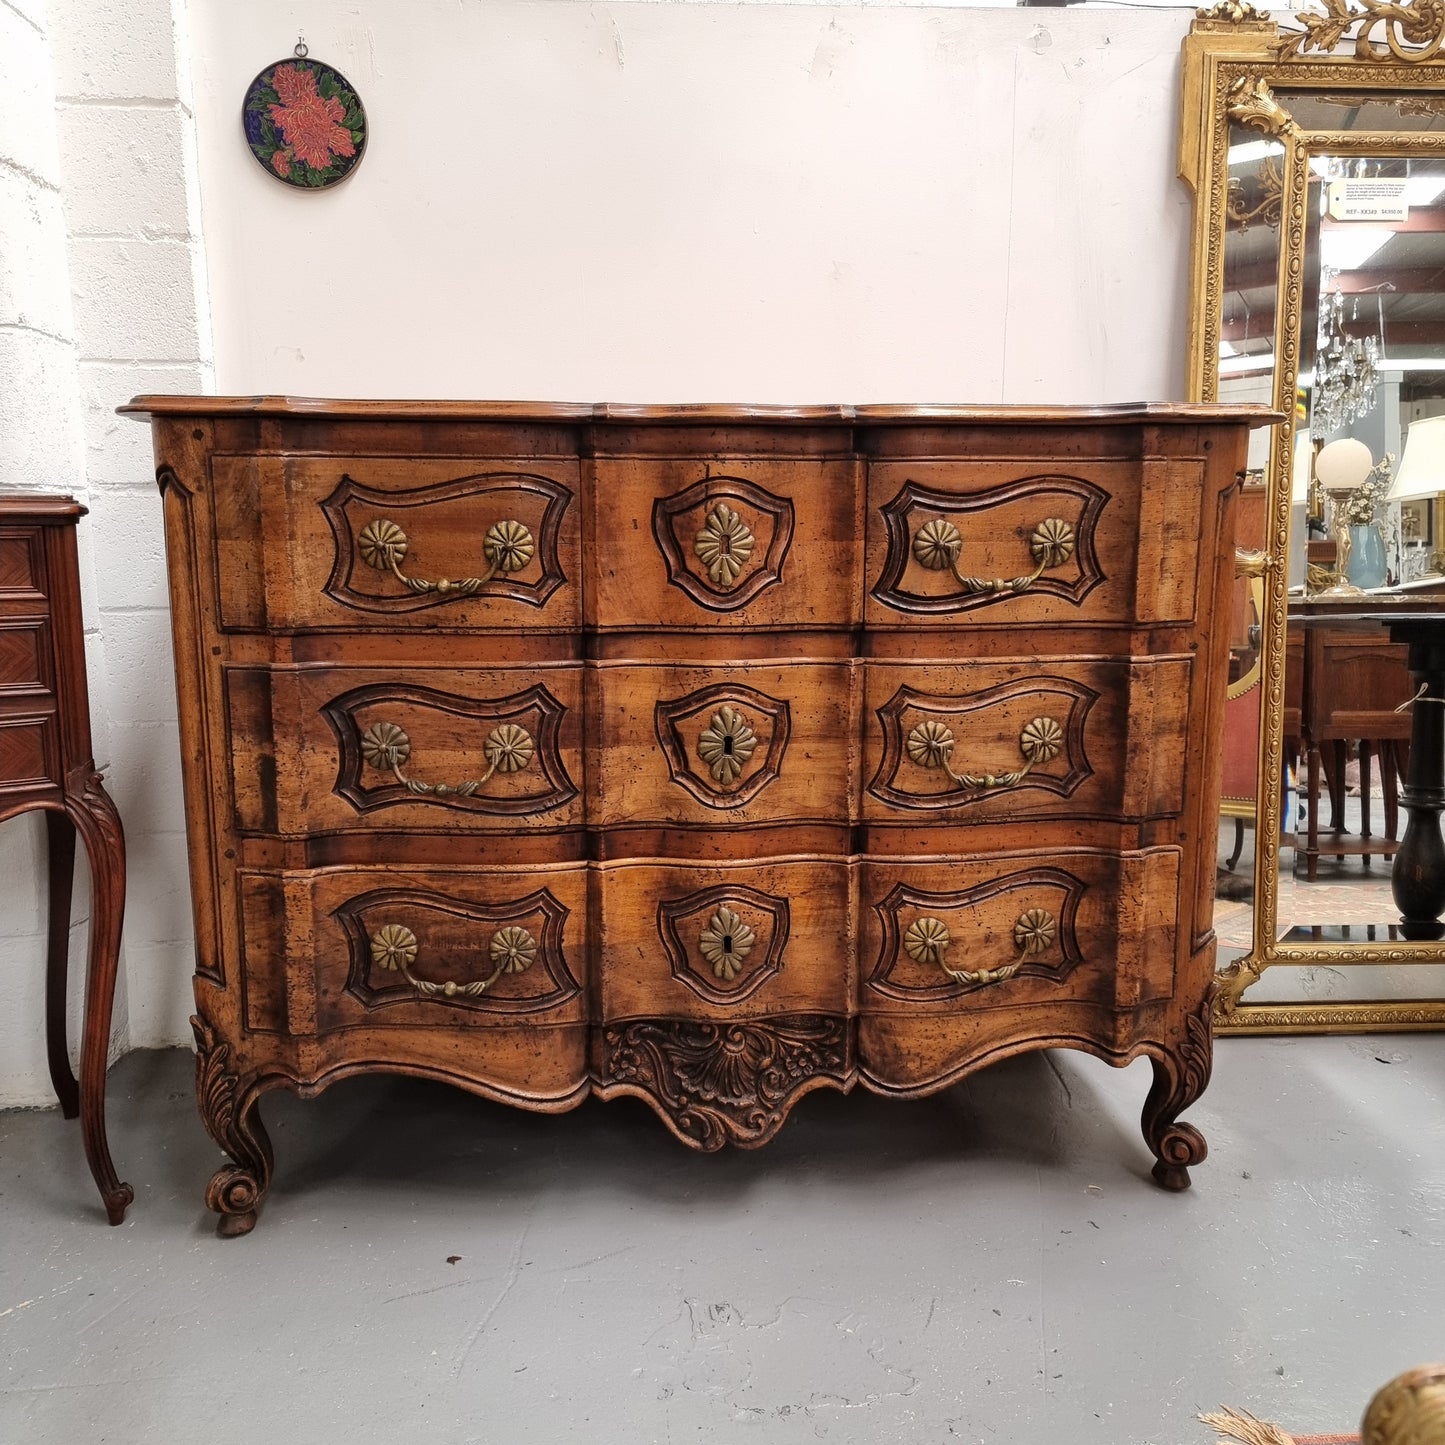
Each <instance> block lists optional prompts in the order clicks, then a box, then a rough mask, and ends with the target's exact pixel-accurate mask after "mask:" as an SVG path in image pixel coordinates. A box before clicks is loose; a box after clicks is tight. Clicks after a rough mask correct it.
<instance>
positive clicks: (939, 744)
mask: <svg viewBox="0 0 1445 1445" xmlns="http://www.w3.org/2000/svg"><path fill="white" fill-rule="evenodd" d="M1063 745H1064V730H1063V728H1062V727H1061V726H1060V725H1059V724H1058V723H1057V722H1055V721H1054V719H1053V718H1051V717H1036V718H1034V719H1033V721H1032V722H1029V723H1026V724H1025V725H1024V729H1023V731H1022V732H1021V733H1020V734H1019V752H1021V753H1022V754H1023V755H1024V765H1023V767H1021V768H1018V769H1017V770H1015V771H1014V772H1011V773H956V772H954V770H953V764H952V763H951V762H950V761H949V759H950V758H951V757H952V755H953V730H952V729H951V728H950V727H949V726H948V725H947V724H946V723H941V722H936V721H932V720H930V721H929V722H921V723H918V724H917V725H916V726H915V727H914V728H913V729H912V730H911V731H910V732H909V734H908V756H909V757H910V758H912V759H913V761H914V762H915V763H917V764H918V766H919V767H920V768H927V769H929V770H930V771H931V772H936V771H939V770H940V769H941V770H942V771H943V772H945V773H947V774H948V776H949V777H950V778H952V779H953V781H954V782H955V783H957V784H958V786H959V787H960V788H965V789H967V790H968V791H969V792H987V791H991V790H1003V789H1005V788H1016V787H1018V785H1019V784H1020V783H1021V782H1022V781H1023V780H1024V779H1025V778H1026V777H1028V775H1029V773H1030V772H1031V771H1032V770H1033V769H1034V767H1035V766H1037V765H1038V764H1040V763H1048V762H1052V761H1053V760H1054V759H1055V758H1056V757H1058V755H1059V750H1060V749H1061V748H1062V747H1063Z"/></svg>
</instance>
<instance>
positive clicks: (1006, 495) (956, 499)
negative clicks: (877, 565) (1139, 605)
mask: <svg viewBox="0 0 1445 1445" xmlns="http://www.w3.org/2000/svg"><path fill="white" fill-rule="evenodd" d="M1108 500H1109V494H1108V493H1107V492H1106V491H1104V489H1103V488H1102V487H1100V486H1097V485H1096V484H1095V483H1093V482H1088V481H1085V480H1083V479H1082V478H1081V477H1069V476H1057V475H1053V474H1049V475H1046V476H1037V477H1022V478H1020V479H1019V480H1017V481H1013V482H1007V483H1004V484H1003V485H1001V486H996V487H989V488H987V489H985V490H982V491H977V492H946V491H942V490H939V489H936V488H933V487H926V486H923V485H922V484H921V483H918V482H913V481H910V482H907V483H906V484H905V485H904V486H903V487H902V489H901V490H900V491H899V493H898V495H897V496H896V497H894V498H893V500H892V501H890V502H886V503H884V505H883V506H882V507H881V508H880V509H879V510H880V511H881V513H882V515H883V523H884V527H885V528H886V531H887V537H888V551H887V556H886V559H885V561H884V564H883V571H882V573H881V575H880V576H879V578H878V581H877V582H876V583H875V584H874V587H873V596H874V597H875V598H877V599H878V601H879V602H881V603H883V604H884V606H886V607H890V608H893V609H895V610H897V611H899V612H907V613H913V614H916V615H918V614H921V615H930V614H933V615H936V614H946V613H955V612H968V611H972V610H973V609H974V608H978V607H988V606H990V605H992V604H994V603H997V602H1000V601H1003V600H1005V599H1008V598H1011V597H1015V596H1017V595H1019V593H1020V592H1029V593H1032V594H1035V595H1039V594H1042V595H1044V596H1052V597H1062V598H1065V599H1067V600H1068V601H1069V602H1072V603H1074V604H1075V605H1077V604H1079V603H1080V602H1082V601H1083V600H1084V598H1085V597H1087V596H1088V595H1089V593H1090V592H1092V591H1093V590H1094V588H1095V587H1097V586H1098V585H1099V584H1100V583H1101V582H1102V581H1103V580H1104V573H1103V570H1102V568H1101V567H1100V565H1099V557H1098V550H1097V547H1096V545H1095V540H1094V532H1095V528H1096V526H1097V524H1098V520H1099V515H1100V513H1101V512H1102V511H1103V509H1104V504H1105V503H1106V502H1107V501H1108ZM1035 569H1038V570H1037V575H1036V576H1035V575H1031V574H1033V573H1034V572H1035ZM959 574H962V575H961V576H960V575H959Z"/></svg>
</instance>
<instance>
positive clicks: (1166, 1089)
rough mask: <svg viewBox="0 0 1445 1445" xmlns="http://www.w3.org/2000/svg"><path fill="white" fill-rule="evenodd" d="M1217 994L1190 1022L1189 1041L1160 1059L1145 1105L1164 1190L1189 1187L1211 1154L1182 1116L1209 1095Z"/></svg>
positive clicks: (1146, 1137) (1146, 1133) (1146, 1130)
mask: <svg viewBox="0 0 1445 1445" xmlns="http://www.w3.org/2000/svg"><path fill="white" fill-rule="evenodd" d="M1213 1005H1214V997H1213V990H1212V989H1211V990H1210V993H1209V995H1208V996H1207V997H1206V998H1205V1000H1204V1003H1203V1006H1202V1007H1201V1009H1200V1011H1199V1012H1198V1013H1196V1014H1194V1015H1192V1016H1191V1017H1190V1018H1188V1019H1187V1020H1186V1021H1185V1037H1184V1039H1183V1040H1182V1041H1181V1042H1180V1043H1179V1044H1178V1045H1177V1046H1176V1047H1175V1049H1174V1050H1173V1051H1171V1052H1169V1053H1166V1054H1164V1055H1162V1056H1160V1057H1156V1058H1154V1059H1153V1060H1151V1062H1152V1063H1153V1065H1154V1083H1153V1086H1152V1087H1151V1088H1150V1090H1149V1095H1148V1097H1147V1098H1146V1099H1145V1100H1144V1114H1143V1119H1142V1127H1143V1130H1144V1140H1145V1142H1146V1143H1147V1144H1148V1145H1149V1147H1150V1149H1152V1150H1153V1151H1154V1157H1155V1164H1154V1170H1153V1174H1154V1182H1155V1183H1156V1184H1158V1185H1159V1187H1160V1188H1161V1189H1169V1190H1173V1191H1178V1190H1181V1189H1188V1188H1189V1183H1190V1180H1189V1170H1190V1168H1191V1166H1193V1165H1195V1164H1202V1163H1203V1162H1204V1160H1205V1158H1206V1156H1207V1155H1208V1153H1209V1146H1208V1145H1207V1144H1206V1143H1205V1142H1204V1135H1203V1134H1201V1133H1200V1132H1199V1130H1198V1129H1196V1128H1195V1127H1194V1126H1193V1125H1192V1124H1181V1123H1180V1122H1179V1116H1180V1115H1181V1114H1182V1113H1183V1112H1184V1111H1185V1110H1186V1109H1187V1108H1188V1107H1189V1106H1190V1105H1191V1104H1192V1103H1194V1101H1195V1100H1196V1099H1198V1098H1199V1096H1200V1095H1201V1094H1202V1093H1203V1092H1204V1089H1205V1086H1206V1085H1207V1084H1208V1083H1209V1072H1210V1067H1211V1064H1212V1060H1213V1044H1214V1040H1213V1035H1212V1033H1211V1031H1210V1010H1211V1009H1212V1007H1213Z"/></svg>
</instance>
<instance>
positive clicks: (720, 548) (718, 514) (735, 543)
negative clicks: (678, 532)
mask: <svg viewBox="0 0 1445 1445" xmlns="http://www.w3.org/2000/svg"><path fill="white" fill-rule="evenodd" d="M756 546H757V538H756V537H754V536H753V533H752V529H751V528H750V527H749V526H748V524H747V523H746V522H744V521H743V519H742V518H741V517H740V516H739V515H738V514H737V513H736V512H735V511H733V509H732V508H731V507H730V506H728V504H727V503H726V502H719V503H718V504H717V505H716V506H715V507H713V509H712V510H711V511H710V512H709V513H708V514H707V518H706V520H704V522H703V524H702V530H701V531H699V532H698V534H697V536H696V538H694V540H693V551H695V552H696V553H697V559H698V561H699V562H701V563H702V565H703V566H704V567H706V568H707V575H708V577H709V578H710V579H711V581H712V584H713V586H714V587H721V588H723V589H724V590H726V589H729V588H731V587H732V586H733V585H734V584H735V583H736V582H737V580H738V577H739V576H740V575H741V574H742V570H743V568H744V567H745V566H746V565H747V562H748V559H749V558H750V557H751V556H752V555H753V548H754V547H756Z"/></svg>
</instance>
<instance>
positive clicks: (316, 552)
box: [211, 454, 581, 632]
mask: <svg viewBox="0 0 1445 1445" xmlns="http://www.w3.org/2000/svg"><path fill="white" fill-rule="evenodd" d="M577 471H578V466H577V462H576V461H574V460H571V459H568V458H554V457H543V458H539V457H437V458H422V459H414V458H398V457H368V456H325V457H321V456H294V455H292V456H267V455H260V456H235V455H224V454H222V455H217V456H215V457H214V458H213V459H212V462H211V476H212V481H213V486H214V508H215V533H216V560H217V569H218V572H219V577H220V594H221V598H220V612H221V626H222V627H223V628H225V629H226V630H229V631H262V630H267V629H270V630H278V631H285V630H290V629H312V628H345V629H347V630H354V629H378V630H382V631H387V632H395V631H397V630H410V629H413V628H421V629H426V630H428V631H435V630H438V629H441V630H449V629H457V630H467V631H471V630H514V629H520V628H527V629H532V628H543V629H546V630H549V631H552V630H560V631H568V630H572V629H575V628H576V627H577V626H578V625H579V622H580V620H581V607H580V604H579V575H580V574H579V568H580V559H581V543H580V535H581V522H580V515H579V514H580V511H581V508H580V507H579V505H578V501H577Z"/></svg>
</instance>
